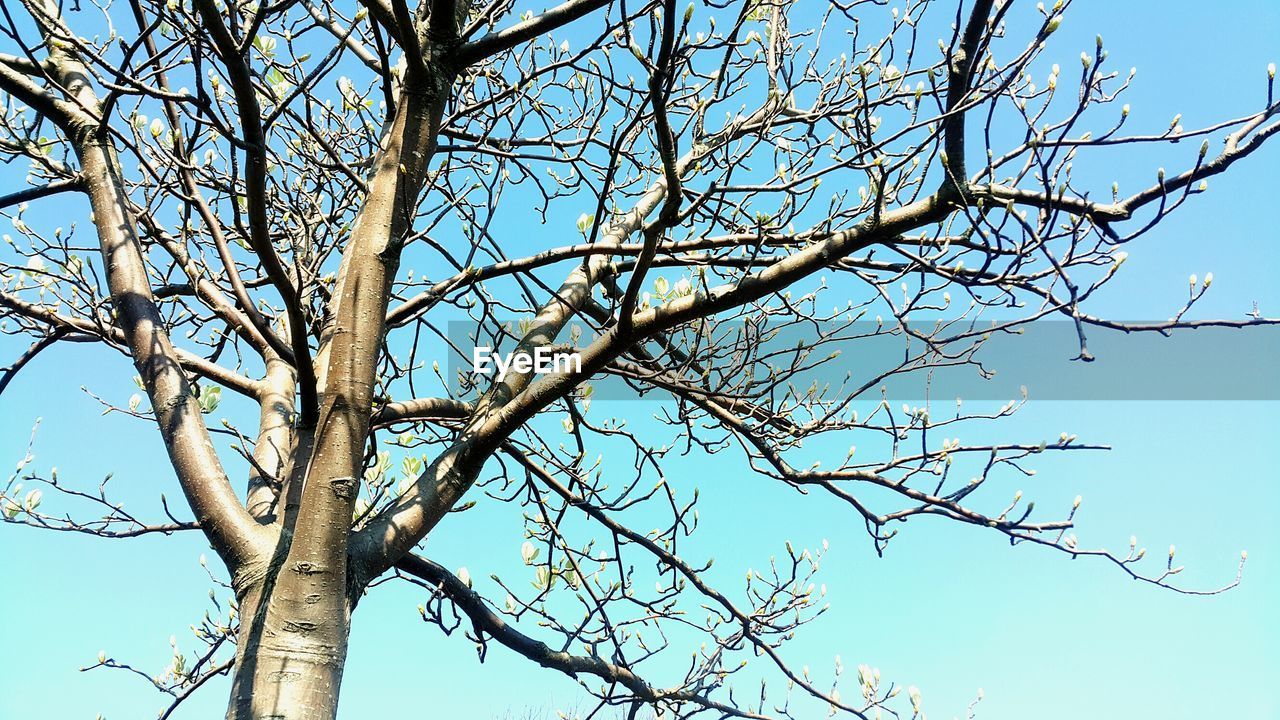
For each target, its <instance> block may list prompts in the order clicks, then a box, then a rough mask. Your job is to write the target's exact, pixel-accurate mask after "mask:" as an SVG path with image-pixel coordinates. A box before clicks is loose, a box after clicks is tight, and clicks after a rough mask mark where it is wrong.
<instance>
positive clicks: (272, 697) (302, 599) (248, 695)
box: [227, 568, 351, 720]
mask: <svg viewBox="0 0 1280 720" xmlns="http://www.w3.org/2000/svg"><path fill="white" fill-rule="evenodd" d="M314 584H315V579H314V578H313V577H311V575H310V574H309V573H308V572H306V571H304V570H301V569H298V568H279V572H278V575H277V576H276V580H275V582H270V581H269V580H268V581H267V582H264V583H263V584H262V585H259V586H257V587H254V588H252V589H250V590H248V591H246V592H243V593H241V600H240V634H239V638H238V640H237V646H236V663H235V675H234V677H233V679H232V685H231V702H230V706H229V708H228V709H227V720H327V719H329V718H334V717H336V716H337V713H338V690H339V688H340V687H341V684H342V669H343V665H344V664H345V662H346V659H347V637H348V635H349V633H350V629H351V612H350V607H349V606H346V603H345V602H344V603H343V605H344V607H339V608H334V609H333V610H331V611H330V615H329V616H328V617H327V618H326V621H325V622H313V621H311V620H306V619H303V618H307V617H313V616H314V612H312V611H311V609H310V608H309V607H299V605H302V606H307V605H315V604H317V602H318V601H319V600H320V598H321V596H320V595H319V594H317V593H314V592H311V590H313V589H314V587H313V586H314Z"/></svg>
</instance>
